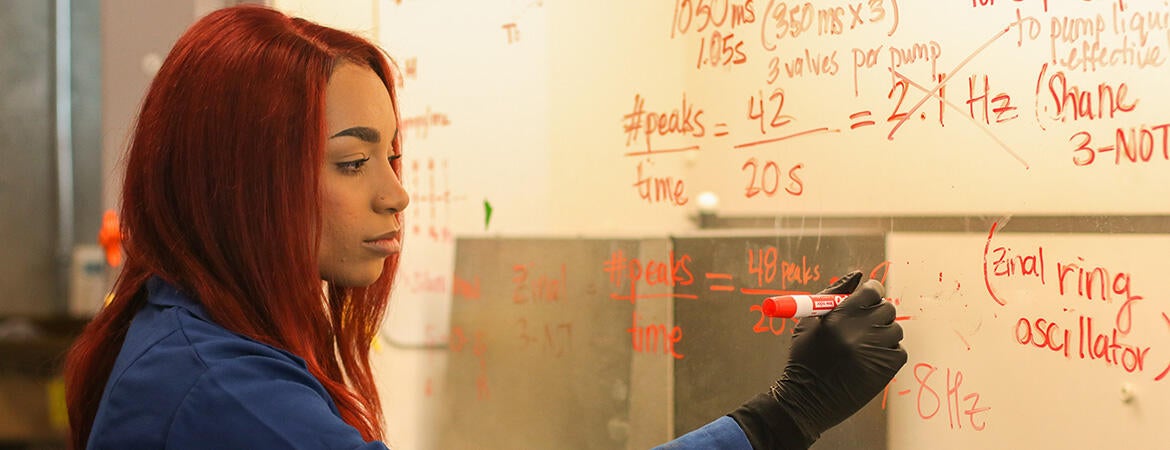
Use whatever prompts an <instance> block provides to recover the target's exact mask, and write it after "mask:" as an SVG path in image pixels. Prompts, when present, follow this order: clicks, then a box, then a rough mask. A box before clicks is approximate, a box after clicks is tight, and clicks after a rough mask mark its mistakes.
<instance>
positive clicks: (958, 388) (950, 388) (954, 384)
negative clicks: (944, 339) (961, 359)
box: [898, 363, 991, 431]
mask: <svg viewBox="0 0 1170 450" xmlns="http://www.w3.org/2000/svg"><path fill="white" fill-rule="evenodd" d="M938 370H939V368H938V367H935V366H933V365H930V364H927V363H918V364H915V365H914V379H915V380H916V381H917V382H918V389H917V394H916V396H915V398H916V408H917V411H918V417H920V418H922V420H931V419H933V418H935V417H936V416H937V415H938V413H939V412H942V409H943V397H940V392H944V393H945V394H943V395H945V396H946V397H945V401H946V413H947V424H948V426H949V427H950V429H952V430H956V429H963V424H964V422H966V423H967V425H968V426H970V427H971V428H972V429H973V430H975V431H983V430H985V429H986V428H987V418H986V416H985V414H987V413H988V412H989V411H990V410H991V407H990V406H981V405H980V404H979V400H980V395H979V393H978V392H970V393H967V394H966V395H963V392H964V389H963V372H962V371H960V370H952V369H950V368H947V369H946V372H945V378H944V380H943V387H944V390H941V391H940V390H938V389H935V388H936V387H938V385H937V384H936V383H938V382H937V381H932V380H931V377H933V376H934V374H935V372H938ZM936 380H937V378H936ZM968 390H969V389H968ZM911 392H913V390H910V389H907V390H904V391H901V392H899V393H898V394H899V395H906V394H909V393H911ZM963 416H966V418H964V417H963Z"/></svg>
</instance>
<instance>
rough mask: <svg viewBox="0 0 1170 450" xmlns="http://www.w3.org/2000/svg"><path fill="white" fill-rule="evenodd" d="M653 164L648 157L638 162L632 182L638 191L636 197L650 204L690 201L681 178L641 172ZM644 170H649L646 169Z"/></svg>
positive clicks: (672, 203)
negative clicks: (636, 171) (634, 178)
mask: <svg viewBox="0 0 1170 450" xmlns="http://www.w3.org/2000/svg"><path fill="white" fill-rule="evenodd" d="M653 165H654V162H653V161H651V160H650V159H647V160H646V161H641V162H639V163H638V168H637V170H638V174H637V178H636V179H637V181H635V182H634V184H633V187H634V189H635V190H636V191H637V192H638V198H640V199H642V200H645V201H646V203H651V204H653V203H667V204H670V205H674V206H683V205H686V204H687V203H688V202H689V201H690V198H688V197H687V187H686V183H685V182H684V181H683V180H682V179H681V178H680V179H676V178H674V177H671V176H655V175H649V174H647V173H645V172H643V169H644V168H647V167H648V166H653ZM646 172H649V170H648V169H647V170H646Z"/></svg>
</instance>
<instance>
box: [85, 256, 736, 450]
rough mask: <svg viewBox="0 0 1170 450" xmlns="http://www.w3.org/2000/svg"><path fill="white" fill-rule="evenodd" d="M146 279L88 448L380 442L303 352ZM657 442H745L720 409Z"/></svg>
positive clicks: (684, 445)
mask: <svg viewBox="0 0 1170 450" xmlns="http://www.w3.org/2000/svg"><path fill="white" fill-rule="evenodd" d="M146 287H147V294H148V298H147V304H146V306H145V307H143V309H142V310H141V311H139V312H138V313H137V315H136V316H135V317H134V321H133V322H132V323H131V324H130V329H129V331H128V332H127V333H126V341H125V342H124V343H123V344H122V350H121V352H120V353H119V354H118V359H117V360H116V361H115V362H114V369H113V371H112V372H111V373H110V379H109V381H108V382H107V383H106V387H105V391H104V392H103V393H102V400H101V405H100V406H99V407H98V412H97V417H96V418H95V419H94V424H93V430H92V431H91V433H90V437H89V445H88V447H87V448H88V449H92V450H98V449H101V450H107V449H108V450H114V449H117V450H137V449H144V450H145V449H151V450H154V449H169V450H186V449H208V448H215V449H249V450H263V449H322V450H324V449H345V450H372V449H386V446H385V445H384V444H382V443H381V442H365V441H364V440H363V439H362V437H361V434H360V433H358V431H357V430H356V429H354V428H353V427H352V426H350V425H349V424H347V423H345V421H343V420H341V416H340V415H339V414H338V411H337V407H336V406H335V405H334V403H333V399H332V398H331V397H330V396H329V393H328V392H327V391H326V390H325V387H324V386H322V385H321V383H320V382H318V381H317V379H316V378H315V377H314V376H313V375H312V374H311V373H309V370H308V368H307V367H306V366H305V362H304V360H303V359H301V358H299V357H297V356H296V355H293V354H291V353H289V352H286V351H284V350H280V349H277V348H274V347H271V346H268V345H265V344H262V343H259V342H256V341H254V340H251V339H248V338H246V337H244V336H240V335H238V334H235V333H232V332H231V331H228V330H227V329H225V328H223V327H222V326H220V325H218V324H217V323H215V322H214V321H213V320H211V318H210V317H209V316H208V315H207V313H206V311H204V310H203V307H202V306H201V305H200V304H199V303H198V302H196V301H194V300H192V299H191V298H190V297H188V296H187V295H185V294H183V293H182V292H179V291H178V290H176V289H175V288H174V287H172V286H171V285H169V284H167V283H165V282H163V281H162V280H161V279H159V278H151V279H150V280H149V281H147V284H146ZM566 446H567V447H571V446H572V443H566ZM658 448H660V449H664V450H666V449H670V450H678V449H727V450H751V444H749V443H748V441H747V438H746V437H745V436H744V434H743V431H741V430H740V428H739V426H738V425H737V424H736V423H735V421H734V420H732V419H731V418H730V417H726V416H724V417H722V418H720V419H718V420H715V421H713V422H711V423H709V424H707V425H706V426H703V427H702V428H699V429H698V430H695V431H692V432H690V433H688V434H686V435H684V436H682V437H680V438H678V439H676V440H673V441H671V442H668V443H666V444H663V445H662V446H660V447H658Z"/></svg>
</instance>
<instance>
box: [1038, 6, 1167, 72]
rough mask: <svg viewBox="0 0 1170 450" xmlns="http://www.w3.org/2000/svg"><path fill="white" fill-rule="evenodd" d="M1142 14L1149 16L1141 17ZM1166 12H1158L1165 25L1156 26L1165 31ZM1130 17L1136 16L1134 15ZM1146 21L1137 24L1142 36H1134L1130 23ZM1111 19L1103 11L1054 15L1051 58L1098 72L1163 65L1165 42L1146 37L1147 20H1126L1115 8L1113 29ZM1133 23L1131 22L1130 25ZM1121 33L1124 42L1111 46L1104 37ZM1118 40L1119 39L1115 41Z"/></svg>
mask: <svg viewBox="0 0 1170 450" xmlns="http://www.w3.org/2000/svg"><path fill="white" fill-rule="evenodd" d="M1137 14H1139V17H1148V16H1140V13H1137ZM1164 14H1165V13H1158V15H1157V16H1154V17H1158V16H1162V17H1159V19H1160V21H1161V24H1157V22H1154V23H1153V24H1154V27H1153V28H1154V29H1158V28H1160V29H1162V30H1164V29H1165V28H1166V26H1167V22H1166V21H1165V20H1166V19H1165V16H1164ZM1130 17H1133V16H1132V15H1131V16H1130ZM1138 21H1140V22H1142V23H1143V25H1141V26H1138V27H1137V31H1138V36H1134V37H1133V38H1132V39H1131V36H1130V35H1129V32H1130V31H1134V29H1131V28H1130V25H1129V24H1132V23H1134V22H1138ZM1108 22H1109V21H1108V20H1107V19H1106V18H1105V17H1104V16H1102V15H1101V14H1095V15H1092V16H1086V17H1071V16H1054V17H1052V20H1051V24H1050V26H1051V30H1050V32H1049V47H1050V49H1051V50H1050V51H1051V55H1052V56H1051V60H1052V64H1053V65H1054V66H1059V67H1065V68H1067V69H1069V70H1081V71H1083V72H1095V71H1097V69H1102V68H1107V67H1115V66H1128V67H1133V68H1137V69H1144V68H1147V67H1160V66H1162V65H1163V64H1164V63H1165V62H1166V57H1165V55H1163V54H1162V48H1161V43H1159V42H1157V40H1148V39H1146V37H1147V36H1146V34H1145V33H1146V28H1145V27H1146V26H1147V24H1149V23H1148V22H1146V20H1144V19H1139V20H1137V21H1134V20H1128V21H1127V20H1125V14H1121V13H1120V11H1118V10H1116V9H1115V10H1114V11H1113V28H1112V29H1110V28H1109V23H1108ZM1126 22H1129V24H1126ZM1107 32H1109V33H1112V34H1114V35H1121V39H1120V43H1114V44H1113V45H1109V40H1106V39H1102V38H1103V36H1104V35H1105V34H1106V33H1107ZM1114 42H1116V39H1115V40H1114Z"/></svg>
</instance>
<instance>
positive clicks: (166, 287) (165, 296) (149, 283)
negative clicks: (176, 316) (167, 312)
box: [146, 275, 211, 322]
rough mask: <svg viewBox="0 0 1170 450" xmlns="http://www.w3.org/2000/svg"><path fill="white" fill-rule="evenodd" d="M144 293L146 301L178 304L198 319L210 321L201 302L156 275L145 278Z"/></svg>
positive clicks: (169, 304) (160, 303) (164, 304)
mask: <svg viewBox="0 0 1170 450" xmlns="http://www.w3.org/2000/svg"><path fill="white" fill-rule="evenodd" d="M146 294H147V295H146V301H147V302H148V303H152V304H155V305H159V306H178V307H180V308H183V309H186V310H188V311H191V313H193V314H195V316H197V317H199V318H200V319H203V320H206V321H209V322H210V321H211V317H210V316H208V315H207V311H205V310H204V309H203V305H202V304H201V303H199V302H198V301H196V300H195V299H194V298H192V297H191V296H189V295H187V294H186V293H184V292H182V291H180V290H179V289H178V288H176V287H175V286H174V285H172V284H170V283H168V282H166V280H163V279H162V278H159V277H158V276H157V275H154V276H151V277H150V278H149V279H147V280H146Z"/></svg>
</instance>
